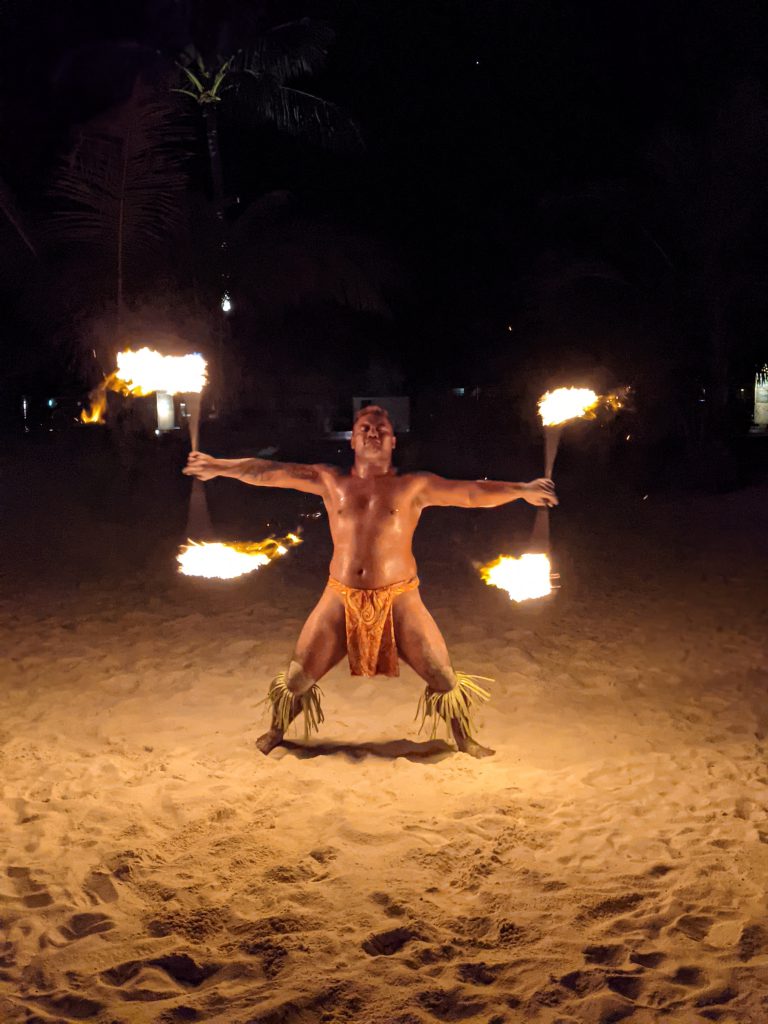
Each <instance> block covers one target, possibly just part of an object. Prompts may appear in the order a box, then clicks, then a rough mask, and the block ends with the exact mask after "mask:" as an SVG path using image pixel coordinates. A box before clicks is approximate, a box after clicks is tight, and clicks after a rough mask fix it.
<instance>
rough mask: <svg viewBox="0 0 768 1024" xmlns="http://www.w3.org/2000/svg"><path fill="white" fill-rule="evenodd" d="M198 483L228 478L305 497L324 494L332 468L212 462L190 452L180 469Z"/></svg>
mask: <svg viewBox="0 0 768 1024" xmlns="http://www.w3.org/2000/svg"><path fill="white" fill-rule="evenodd" d="M182 472H183V473H184V474H185V475H186V476H194V477H197V479H198V480H212V479H213V478H214V477H216V476H227V477H231V478H232V479H233V480H241V481H242V482H243V483H244V484H251V485H252V486H254V487H287V488H290V489H292V490H294V491H303V492H304V493H305V494H319V495H321V496H322V495H324V494H325V490H326V480H327V477H328V474H329V473H332V472H334V469H333V467H332V466H322V465H304V464H303V463H300V462H274V461H273V460H272V459H215V458H214V457H213V456H212V455H205V454H204V453H203V452H190V454H189V458H188V459H187V465H186V467H185V468H184V469H183V470H182Z"/></svg>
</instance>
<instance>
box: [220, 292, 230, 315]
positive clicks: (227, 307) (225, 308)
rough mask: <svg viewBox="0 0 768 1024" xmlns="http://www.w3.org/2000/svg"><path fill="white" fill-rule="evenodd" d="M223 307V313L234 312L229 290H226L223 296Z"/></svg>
mask: <svg viewBox="0 0 768 1024" xmlns="http://www.w3.org/2000/svg"><path fill="white" fill-rule="evenodd" d="M221 309H222V312H223V313H231V312H232V299H230V297H229V292H224V294H223V295H222V297H221Z"/></svg>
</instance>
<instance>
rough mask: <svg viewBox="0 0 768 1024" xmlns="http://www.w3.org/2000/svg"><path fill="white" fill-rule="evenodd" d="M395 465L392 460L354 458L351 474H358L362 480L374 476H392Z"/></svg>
mask: <svg viewBox="0 0 768 1024" xmlns="http://www.w3.org/2000/svg"><path fill="white" fill-rule="evenodd" d="M394 473H395V467H394V466H393V465H392V461H391V460H388V461H386V462H385V461H384V460H383V459H382V460H381V461H379V460H376V459H355V461H354V463H353V465H352V476H358V477H360V478H361V479H362V480H370V479H371V478H372V477H375V476H393V475H394Z"/></svg>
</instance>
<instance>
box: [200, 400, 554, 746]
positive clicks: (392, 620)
mask: <svg viewBox="0 0 768 1024" xmlns="http://www.w3.org/2000/svg"><path fill="white" fill-rule="evenodd" d="M396 443H397V441H396V437H395V434H394V430H393V429H392V423H391V422H390V419H389V416H388V414H387V412H386V411H385V410H384V409H382V408H381V407H379V406H376V405H369V406H366V407H365V408H363V409H360V410H359V412H358V413H357V415H356V416H355V422H354V428H353V430H352V440H351V446H352V450H353V451H354V453H355V459H354V465H353V466H352V469H351V471H350V472H349V473H346V472H344V471H343V470H341V469H340V468H338V467H337V466H325V465H299V464H294V463H284V462H273V461H271V460H269V459H215V458H213V457H212V456H210V455H204V454H203V453H202V452H192V453H191V454H190V456H189V460H188V462H187V466H186V469H185V470H184V473H185V474H187V475H188V476H194V477H197V478H198V479H200V480H211V479H212V478H213V477H216V476H225V477H232V478H234V479H236V480H242V482H243V483H246V484H253V485H255V486H257V487H287V488H292V489H293V490H297V491H303V492H304V493H306V494H317V495H319V496H320V497H321V498H322V499H323V502H324V503H325V507H326V510H327V512H328V522H329V524H330V528H331V537H332V539H333V557H332V559H331V565H330V579H329V581H328V585H327V586H326V588H325V590H324V591H323V594H322V597H321V598H320V600H319V602H318V604H317V605H316V606H315V608H314V610H313V611H312V612H311V614H310V616H309V618H308V619H307V621H306V623H305V624H304V627H303V629H302V630H301V634H300V635H299V639H298V643H297V644H296V649H295V650H294V653H293V658H292V659H291V663H290V665H289V667H288V671H287V672H285V673H281V674H280V675H279V676H277V678H276V679H275V680H273V682H272V684H271V686H270V690H269V698H270V700H271V703H272V724H271V727H270V729H269V731H268V732H266V733H265V734H264V735H263V736H261V737H260V738H259V739H258V740H257V746H258V748H259V750H261V751H262V752H263V753H264V754H268V753H269V752H270V751H271V750H272V749H273V748H274V747H276V746H278V745H279V744H280V743H282V740H283V735H284V733H285V730H286V728H287V727H288V725H289V723H290V722H291V721H292V720H293V719H294V718H295V717H296V716H297V715H298V714H300V713H301V712H303V713H304V723H305V735H309V731H310V730H316V729H317V727H318V725H319V723H320V722H322V720H323V716H322V710H321V707H320V691H319V688H318V686H317V683H318V681H319V680H320V679H322V677H323V676H324V675H325V674H326V672H328V671H330V669H332V668H333V667H334V665H336V664H338V662H340V661H341V659H342V658H343V657H344V655H345V654H348V656H349V661H350V667H351V670H352V673H353V675H366V676H373V675H379V674H384V675H389V676H393V675H397V674H398V663H397V657H398V654H399V655H400V657H402V658H403V660H404V661H405V662H406V663H407V664H408V665H410V666H411V668H412V669H413V670H414V671H415V672H416V673H417V674H418V675H419V676H421V678H422V679H423V680H424V681H425V682H426V684H427V688H426V692H425V694H424V696H423V697H422V701H421V710H422V716H423V719H424V720H425V719H426V718H427V717H432V719H433V730H432V734H433V736H434V734H435V730H436V727H437V724H438V722H439V720H440V719H442V720H443V721H444V722H445V724H446V726H447V728H448V730H450V734H452V735H453V738H454V740H455V742H456V745H457V747H458V748H459V750H461V751H463V752H464V753H466V754H471V755H472V756H473V757H487V756H489V755H491V754H493V753H494V751H493V750H490V749H489V748H487V747H483V746H481V745H480V744H479V743H478V742H477V741H476V740H475V739H474V737H473V736H472V734H471V714H472V710H473V706H474V705H475V704H476V703H478V702H480V701H483V700H487V699H488V697H489V694H488V693H487V691H485V690H484V689H482V687H480V686H479V685H478V683H477V677H475V676H469V675H466V674H465V673H461V672H458V673H457V672H455V671H454V669H453V666H452V665H451V660H450V657H449V655H448V649H447V647H446V645H445V640H444V639H443V637H442V634H441V633H440V630H439V629H438V628H437V624H436V623H435V620H434V619H433V618H432V616H431V615H430V613H429V612H428V611H427V609H426V607H425V606H424V604H423V602H422V600H421V597H420V595H419V591H418V585H419V581H418V577H417V575H416V561H415V559H414V557H413V550H412V546H411V545H412V540H413V534H414V531H415V529H416V526H417V524H418V522H419V517H420V516H421V513H422V511H423V510H424V509H425V508H428V507H429V506H430V505H443V506H445V505H450V506H455V507H459V508H495V507H496V506H497V505H504V504H506V503H507V502H510V501H515V500H516V499H517V498H523V499H524V500H525V501H527V502H528V503H529V504H531V505H548V506H549V505H556V504H557V496H556V495H555V490H554V485H553V483H552V481H551V480H533V481H531V482H530V483H501V482H495V481H490V480H477V481H474V480H446V479H444V478H443V477H440V476H436V475H435V474H433V473H404V474H402V475H399V474H398V473H397V471H396V470H395V468H394V467H393V465H392V452H393V450H394V448H395V445H396Z"/></svg>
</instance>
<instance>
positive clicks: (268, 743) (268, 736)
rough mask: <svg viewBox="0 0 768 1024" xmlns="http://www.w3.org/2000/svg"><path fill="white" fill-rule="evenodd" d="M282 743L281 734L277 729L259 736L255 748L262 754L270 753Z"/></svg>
mask: <svg viewBox="0 0 768 1024" xmlns="http://www.w3.org/2000/svg"><path fill="white" fill-rule="evenodd" d="M282 742H283V734H282V733H281V732H280V730H279V729H270V730H269V732H265V733H264V735H263V736H259V738H258V739H257V740H256V746H257V747H258V749H259V750H260V751H261V752H262V754H269V753H271V752H272V751H273V750H274V749H275V747H279V746H280V744H281V743H282Z"/></svg>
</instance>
